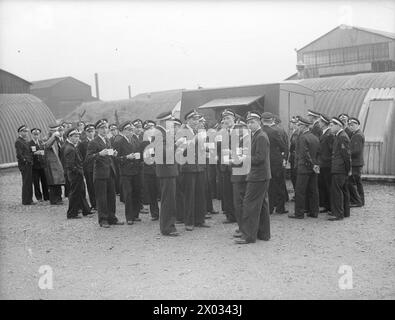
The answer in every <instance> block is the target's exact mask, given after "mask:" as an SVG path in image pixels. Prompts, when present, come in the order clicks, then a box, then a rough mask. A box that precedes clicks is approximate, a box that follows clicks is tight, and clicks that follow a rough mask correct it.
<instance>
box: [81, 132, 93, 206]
mask: <svg viewBox="0 0 395 320" xmlns="http://www.w3.org/2000/svg"><path fill="white" fill-rule="evenodd" d="M84 132H85V135H84V136H85V138H84V139H82V138H81V135H80V140H81V142H80V143H79V144H78V146H77V148H78V150H79V152H80V154H81V157H82V159H83V160H84V162H83V169H84V177H85V182H86V188H87V190H88V195H89V202H90V205H91V210H93V211H96V197H95V187H94V184H93V161H92V159H91V160H90V161H88V160H87V158H86V152H87V150H88V144H89V142H90V141H92V140H93V139H94V138H95V125H94V124H87V125H86V126H85V127H84Z"/></svg>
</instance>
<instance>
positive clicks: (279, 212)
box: [276, 210, 289, 214]
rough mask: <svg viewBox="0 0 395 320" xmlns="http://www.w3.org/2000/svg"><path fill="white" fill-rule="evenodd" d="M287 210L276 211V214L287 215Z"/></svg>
mask: <svg viewBox="0 0 395 320" xmlns="http://www.w3.org/2000/svg"><path fill="white" fill-rule="evenodd" d="M288 212H289V211H288V210H284V211H276V213H277V214H284V213H288Z"/></svg>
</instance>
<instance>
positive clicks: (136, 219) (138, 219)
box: [133, 218, 141, 221]
mask: <svg viewBox="0 0 395 320" xmlns="http://www.w3.org/2000/svg"><path fill="white" fill-rule="evenodd" d="M133 221H141V219H140V218H134V219H133Z"/></svg>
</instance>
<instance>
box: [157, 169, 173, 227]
mask: <svg viewBox="0 0 395 320" xmlns="http://www.w3.org/2000/svg"><path fill="white" fill-rule="evenodd" d="M176 184H177V182H176V177H170V178H160V190H161V197H160V198H161V202H160V217H159V226H160V232H161V233H162V234H163V235H168V234H169V233H171V232H175V231H177V230H176V227H175V222H176V212H177V205H176Z"/></svg>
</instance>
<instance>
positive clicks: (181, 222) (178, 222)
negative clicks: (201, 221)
mask: <svg viewBox="0 0 395 320" xmlns="http://www.w3.org/2000/svg"><path fill="white" fill-rule="evenodd" d="M183 223H184V221H181V220H177V221H176V224H183Z"/></svg>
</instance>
